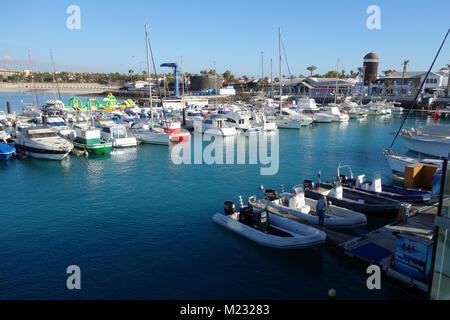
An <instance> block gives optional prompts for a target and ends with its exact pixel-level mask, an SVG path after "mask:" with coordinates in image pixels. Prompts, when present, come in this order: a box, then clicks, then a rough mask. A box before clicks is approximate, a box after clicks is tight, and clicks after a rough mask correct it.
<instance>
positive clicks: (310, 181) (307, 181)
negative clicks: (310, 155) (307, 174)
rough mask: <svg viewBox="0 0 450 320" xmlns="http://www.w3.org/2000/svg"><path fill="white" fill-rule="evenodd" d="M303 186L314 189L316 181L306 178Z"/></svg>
mask: <svg viewBox="0 0 450 320" xmlns="http://www.w3.org/2000/svg"><path fill="white" fill-rule="evenodd" d="M303 188H304V189H305V190H306V189H314V182H313V181H312V180H308V179H305V180H303Z"/></svg>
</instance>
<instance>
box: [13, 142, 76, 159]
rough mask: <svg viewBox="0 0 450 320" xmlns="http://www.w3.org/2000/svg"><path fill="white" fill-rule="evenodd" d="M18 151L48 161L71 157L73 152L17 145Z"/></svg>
mask: <svg viewBox="0 0 450 320" xmlns="http://www.w3.org/2000/svg"><path fill="white" fill-rule="evenodd" d="M15 147H16V150H17V151H18V152H20V153H23V154H25V155H27V156H30V157H33V158H36V159H47V160H62V159H64V158H65V157H67V156H68V155H69V152H70V151H71V150H51V149H39V148H35V147H31V146H27V145H23V144H17V143H16V145H15Z"/></svg>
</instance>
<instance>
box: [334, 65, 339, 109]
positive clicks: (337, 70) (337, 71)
mask: <svg viewBox="0 0 450 320" xmlns="http://www.w3.org/2000/svg"><path fill="white" fill-rule="evenodd" d="M338 79H339V58H338V59H337V63H336V90H335V92H334V104H336V99H337V94H338Z"/></svg>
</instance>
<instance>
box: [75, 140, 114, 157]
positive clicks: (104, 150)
mask: <svg viewBox="0 0 450 320" xmlns="http://www.w3.org/2000/svg"><path fill="white" fill-rule="evenodd" d="M74 146H75V148H77V149H80V150H85V151H87V152H88V153H89V154H90V155H105V154H109V153H110V152H111V149H112V143H110V142H106V143H97V144H81V143H76V142H75V143H74Z"/></svg>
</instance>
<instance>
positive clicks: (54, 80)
mask: <svg viewBox="0 0 450 320" xmlns="http://www.w3.org/2000/svg"><path fill="white" fill-rule="evenodd" d="M50 64H51V68H52V77H53V85H56V90H57V91H58V97H59V100H61V93H60V92H59V87H58V82H57V81H56V78H55V73H56V68H55V60H54V59H53V49H50ZM53 93H54V95H55V105H56V91H53Z"/></svg>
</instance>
